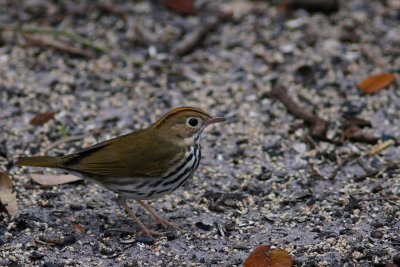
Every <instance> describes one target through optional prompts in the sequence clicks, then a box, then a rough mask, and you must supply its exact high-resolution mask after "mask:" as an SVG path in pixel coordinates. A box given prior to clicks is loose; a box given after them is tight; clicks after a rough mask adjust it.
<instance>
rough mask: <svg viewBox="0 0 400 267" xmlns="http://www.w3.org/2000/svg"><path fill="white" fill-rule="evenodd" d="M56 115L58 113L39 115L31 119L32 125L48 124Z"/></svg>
mask: <svg viewBox="0 0 400 267" xmlns="http://www.w3.org/2000/svg"><path fill="white" fill-rule="evenodd" d="M55 114H56V113H54V112H43V113H38V114H36V115H35V116H34V117H33V118H32V119H31V124H32V125H34V126H40V125H43V124H45V123H46V122H48V121H50V120H53V119H54V115H55Z"/></svg>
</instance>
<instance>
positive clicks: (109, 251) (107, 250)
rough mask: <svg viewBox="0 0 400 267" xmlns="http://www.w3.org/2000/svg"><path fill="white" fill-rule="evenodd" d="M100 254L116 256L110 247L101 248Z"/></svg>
mask: <svg viewBox="0 0 400 267" xmlns="http://www.w3.org/2000/svg"><path fill="white" fill-rule="evenodd" d="M100 253H101V254H102V255H104V256H110V255H113V254H114V250H112V249H111V248H108V247H101V248H100Z"/></svg>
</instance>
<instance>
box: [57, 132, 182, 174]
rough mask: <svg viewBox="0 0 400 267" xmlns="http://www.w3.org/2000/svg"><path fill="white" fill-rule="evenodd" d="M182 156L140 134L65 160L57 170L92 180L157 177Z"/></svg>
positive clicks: (127, 136)
mask: <svg viewBox="0 0 400 267" xmlns="http://www.w3.org/2000/svg"><path fill="white" fill-rule="evenodd" d="M184 153H185V152H184V150H183V149H181V148H179V147H177V146H174V145H172V144H170V143H168V142H167V141H165V140H160V139H159V138H155V137H154V136H152V135H150V134H148V133H147V132H146V130H140V131H136V132H133V133H130V134H128V135H125V136H121V137H117V138H114V139H111V140H108V141H105V142H102V143H99V144H97V145H94V146H92V147H89V148H87V149H85V150H83V151H81V152H78V153H76V154H72V155H68V156H65V157H64V158H62V159H61V161H62V164H61V166H62V167H63V168H65V169H67V170H72V171H77V172H80V173H82V174H84V175H87V176H94V177H95V176H107V177H159V176H161V175H162V174H164V173H165V172H167V171H170V170H171V168H173V166H174V164H175V163H176V162H177V161H179V159H181V158H182V157H183V154H184Z"/></svg>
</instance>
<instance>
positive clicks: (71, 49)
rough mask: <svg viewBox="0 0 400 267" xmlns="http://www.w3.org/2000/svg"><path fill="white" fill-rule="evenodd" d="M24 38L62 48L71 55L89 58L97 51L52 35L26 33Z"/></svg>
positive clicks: (37, 43) (34, 43)
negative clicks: (73, 44) (71, 43)
mask: <svg viewBox="0 0 400 267" xmlns="http://www.w3.org/2000/svg"><path fill="white" fill-rule="evenodd" d="M24 38H25V39H26V40H27V41H28V42H29V43H30V44H32V45H39V46H48V47H52V48H55V49H57V50H60V51H61V52H64V53H68V54H71V55H77V56H83V57H87V58H94V57H95V56H96V54H95V52H93V51H92V50H88V49H83V48H79V47H75V46H72V45H70V44H68V43H66V42H62V41H60V40H57V39H54V38H53V37H50V36H45V35H43V36H35V35H27V34H24Z"/></svg>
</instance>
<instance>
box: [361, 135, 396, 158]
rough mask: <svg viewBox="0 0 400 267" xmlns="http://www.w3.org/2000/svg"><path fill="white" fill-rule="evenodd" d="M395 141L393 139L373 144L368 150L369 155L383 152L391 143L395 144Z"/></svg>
mask: <svg viewBox="0 0 400 267" xmlns="http://www.w3.org/2000/svg"><path fill="white" fill-rule="evenodd" d="M394 143H395V141H394V140H393V139H389V140H386V141H385V142H383V143H380V144H377V145H375V146H373V147H372V148H371V149H370V151H369V152H368V154H369V155H375V154H379V153H381V152H382V151H383V150H385V149H386V148H388V147H390V146H391V145H394Z"/></svg>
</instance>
